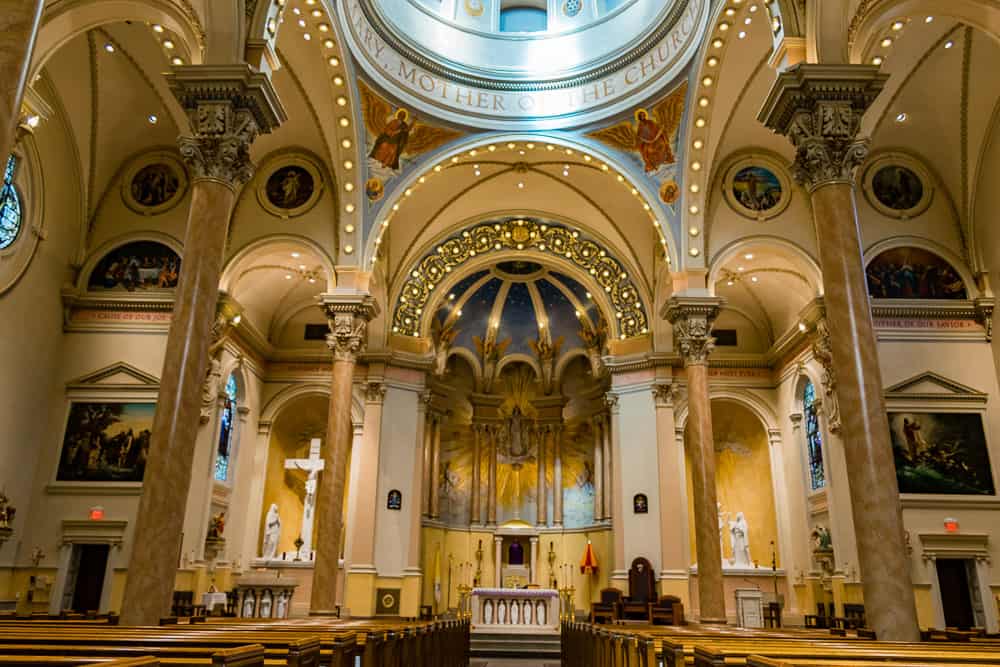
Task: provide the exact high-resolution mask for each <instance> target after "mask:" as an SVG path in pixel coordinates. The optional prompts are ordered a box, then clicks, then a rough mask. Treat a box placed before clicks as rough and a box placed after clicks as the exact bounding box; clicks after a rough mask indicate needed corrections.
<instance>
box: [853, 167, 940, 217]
mask: <svg viewBox="0 0 1000 667" xmlns="http://www.w3.org/2000/svg"><path fill="white" fill-rule="evenodd" d="M861 185H862V190H863V191H864V193H865V199H866V200H868V203H869V204H871V206H872V208H874V209H875V210H876V211H878V212H879V213H881V214H882V215H884V216H886V217H888V218H896V219H897V220H909V219H911V218H915V217H917V216H918V215H920V214H921V213H923V212H924V211H926V210H927V208H928V207H929V206H930V205H931V202H932V201H933V199H934V179H933V178H932V177H931V174H930V172H929V171H928V170H927V169H926V168H925V167H924V165H923V164H921V163H920V162H919V161H918V160H916V159H915V158H913V157H911V156H909V155H907V154H905V153H898V152H890V153H882V154H881V155H878V156H876V157H874V158H873V159H871V160H870V161H869V162H868V164H867V165H866V166H865V171H864V175H863V177H862V179H861Z"/></svg>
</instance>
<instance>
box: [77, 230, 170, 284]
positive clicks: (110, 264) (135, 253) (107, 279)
mask: <svg viewBox="0 0 1000 667" xmlns="http://www.w3.org/2000/svg"><path fill="white" fill-rule="evenodd" d="M180 271H181V258H180V257H179V256H178V255H177V253H176V252H174V251H173V250H172V249H170V248H169V247H167V246H165V245H164V244H162V243H158V242H156V241H133V242H131V243H126V244H125V245H123V246H120V247H118V248H115V249H114V250H112V251H111V252H109V253H108V254H107V255H105V256H104V257H103V258H102V259H101V261H100V262H98V263H97V266H95V267H94V270H93V271H91V273H90V279H89V280H88V281H87V289H89V290H91V291H112V290H114V291H120V290H125V291H128V292H134V291H136V290H151V289H173V288H175V287H177V280H178V278H179V277H180Z"/></svg>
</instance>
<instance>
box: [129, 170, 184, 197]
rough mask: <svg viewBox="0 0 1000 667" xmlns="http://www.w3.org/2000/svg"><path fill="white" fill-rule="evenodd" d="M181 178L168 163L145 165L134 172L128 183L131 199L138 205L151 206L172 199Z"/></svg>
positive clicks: (178, 187)
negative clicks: (130, 181)
mask: <svg viewBox="0 0 1000 667" xmlns="http://www.w3.org/2000/svg"><path fill="white" fill-rule="evenodd" d="M180 186H181V179H180V177H179V176H178V174H177V173H176V172H175V171H174V168H173V167H171V166H170V165H169V164H165V163H163V162H157V163H155V164H150V165H146V166H145V167H143V168H142V169H140V170H139V171H138V173H136V175H135V176H134V177H133V178H132V183H131V184H130V192H131V194H132V199H133V200H134V201H135V203H137V204H139V205H140V206H148V207H149V208H153V207H156V206H160V205H162V204H165V203H167V202H168V201H170V200H171V199H173V197H174V195H176V194H177V191H178V190H179V189H180Z"/></svg>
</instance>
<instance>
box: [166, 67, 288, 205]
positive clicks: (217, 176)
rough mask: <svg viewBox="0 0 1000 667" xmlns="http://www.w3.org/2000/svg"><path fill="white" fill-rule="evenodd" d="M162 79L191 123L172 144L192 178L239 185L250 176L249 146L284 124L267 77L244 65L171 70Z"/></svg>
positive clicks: (282, 114) (280, 110)
mask: <svg viewBox="0 0 1000 667" xmlns="http://www.w3.org/2000/svg"><path fill="white" fill-rule="evenodd" d="M166 78H167V82H168V84H169V85H170V89H171V91H173V93H174V95H175V96H176V97H177V101H178V102H180V104H181V106H182V107H183V108H184V111H185V113H186V114H187V117H188V121H189V122H190V124H191V132H192V134H191V136H182V137H180V138H179V139H178V141H177V143H178V148H179V150H180V154H181V157H182V158H183V159H184V162H185V163H186V164H187V166H188V169H190V170H191V175H192V180H198V179H204V180H212V181H216V182H219V183H222V184H224V185H227V186H229V187H231V188H233V189H239V188H240V187H242V186H243V185H244V184H245V183H246V182H247V181H249V180H250V178H251V177H252V176H253V173H254V164H253V161H252V160H251V159H250V146H251V145H252V144H253V142H254V140H255V139H256V138H257V136H258V135H260V134H267V133H269V132H271V131H272V130H274V129H275V128H277V127H278V125H280V124H281V122H282V121H284V120H285V112H284V110H283V109H282V108H281V103H280V102H279V101H278V98H277V95H276V94H275V92H274V88H273V87H272V86H271V81H270V79H269V78H268V77H267V76H266V75H264V74H261V73H259V72H254V71H252V70H251V69H250V67H249V66H248V65H246V64H244V65H230V66H211V65H191V66H186V67H176V68H174V71H173V72H172V73H171V74H168V75H167V77H166Z"/></svg>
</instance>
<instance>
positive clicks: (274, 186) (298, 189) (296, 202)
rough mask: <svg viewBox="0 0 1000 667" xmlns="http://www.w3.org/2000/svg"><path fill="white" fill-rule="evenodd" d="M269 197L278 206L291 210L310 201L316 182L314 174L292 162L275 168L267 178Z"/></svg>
mask: <svg viewBox="0 0 1000 667" xmlns="http://www.w3.org/2000/svg"><path fill="white" fill-rule="evenodd" d="M266 187H267V199H268V201H270V202H271V204H273V205H274V206H276V207H277V208H283V209H286V210H291V209H295V208H298V207H300V206H302V205H303V204H305V203H306V202H307V201H309V197H311V196H312V193H313V189H314V188H315V184H314V183H313V177H312V174H310V173H309V172H308V171H306V170H305V169H303V168H302V167H300V166H298V165H295V164H290V165H288V166H285V167H281V168H280V169H275V170H274V171H273V172H272V173H271V175H270V176H269V177H268V178H267V186H266Z"/></svg>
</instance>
